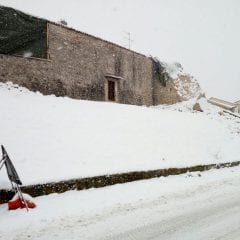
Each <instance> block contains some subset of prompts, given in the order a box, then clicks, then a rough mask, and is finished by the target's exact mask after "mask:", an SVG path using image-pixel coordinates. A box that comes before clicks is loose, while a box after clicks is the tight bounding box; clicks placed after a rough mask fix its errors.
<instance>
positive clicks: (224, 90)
mask: <svg viewBox="0 0 240 240" xmlns="http://www.w3.org/2000/svg"><path fill="white" fill-rule="evenodd" d="M0 4H2V5H5V6H12V7H15V8H18V9H20V10H24V11H26V12H28V13H32V14H34V15H37V16H41V17H45V18H48V19H50V20H54V21H57V20H59V19H60V18H64V19H66V20H67V22H68V24H69V25H70V26H73V27H74V28H77V29H79V30H81V31H85V32H88V33H90V34H94V35H97V36H99V37H102V38H104V39H107V40H110V41H113V42H116V43H118V44H120V45H125V46H127V40H126V39H125V38H124V37H125V33H124V31H128V32H131V34H132V37H133V38H134V42H133V48H134V50H136V51H140V52H142V53H145V54H147V55H152V56H157V57H158V58H159V59H160V60H162V61H170V62H171V61H178V62H180V63H181V64H182V65H183V67H184V68H185V69H186V70H187V71H189V72H190V73H191V74H192V75H194V76H195V77H196V78H197V79H198V80H199V82H200V84H201V85H202V88H203V89H204V90H205V91H206V92H207V94H208V96H216V97H222V98H225V99H229V100H239V99H240V67H239V56H240V46H239V44H240V1H239V0H67V1H61V0H41V1H36V0H0Z"/></svg>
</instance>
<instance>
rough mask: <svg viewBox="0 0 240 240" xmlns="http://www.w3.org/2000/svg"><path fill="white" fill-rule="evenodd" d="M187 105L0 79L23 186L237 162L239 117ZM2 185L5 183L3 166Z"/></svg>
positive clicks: (4, 119) (0, 109) (5, 127)
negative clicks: (36, 87)
mask: <svg viewBox="0 0 240 240" xmlns="http://www.w3.org/2000/svg"><path fill="white" fill-rule="evenodd" d="M184 104H185V105H186V106H187V105H188V104H190V102H186V103H181V105H175V106H172V107H171V108H170V107H169V109H166V108H167V107H166V106H159V107H149V108H148V107H137V106H129V105H121V104H115V103H106V102H90V101H82V100H73V99H69V98H60V97H59V98H57V97H55V96H43V95H41V94H40V93H33V92H30V91H28V90H27V89H24V88H20V87H17V86H14V85H12V84H10V83H8V84H3V83H1V84H0V113H1V117H0V143H1V144H3V145H4V146H5V147H6V150H7V151H8V153H9V155H10V158H11V159H12V161H13V162H14V164H15V166H16V169H17V170H18V173H19V175H20V177H21V179H22V181H23V183H24V184H25V185H28V184H33V183H43V182H49V181H56V180H62V179H69V178H75V177H86V176H94V175H101V174H111V173H120V172H127V171H134V170H147V169H156V168H167V167H183V166H191V165H196V164H205V163H220V162H228V161H236V160H240V148H239V146H240V134H239V132H238V131H239V125H240V123H239V119H237V118H234V117H230V116H229V117H228V116H220V115H219V114H218V113H217V112H218V109H217V108H215V107H213V106H210V105H208V106H207V107H208V109H209V111H206V113H205V112H203V113H200V112H191V111H189V109H188V108H187V107H186V108H184V107H183V106H184ZM205 104H206V105H207V103H205ZM180 106H181V107H180ZM174 107H175V108H176V109H174ZM0 186H1V187H3V186H8V181H7V177H6V176H4V174H3V171H1V173H0Z"/></svg>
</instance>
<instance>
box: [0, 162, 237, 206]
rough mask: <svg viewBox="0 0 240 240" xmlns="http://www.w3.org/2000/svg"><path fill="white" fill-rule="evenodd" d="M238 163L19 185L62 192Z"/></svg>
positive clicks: (33, 191) (0, 193) (4, 193)
mask: <svg viewBox="0 0 240 240" xmlns="http://www.w3.org/2000/svg"><path fill="white" fill-rule="evenodd" d="M238 165H240V161H237V162H228V163H221V164H209V165H197V166H193V167H185V168H168V169H158V170H149V171H140V172H128V173H120V174H112V175H103V176H97V177H88V178H79V179H71V180H66V181H60V182H52V183H45V184H36V185H29V186H23V187H21V189H22V191H23V192H24V193H28V194H30V195H31V196H32V197H37V196H41V195H47V194H50V193H63V192H66V191H69V190H83V189H89V188H99V187H105V186H110V185H114V184H119V183H127V182H132V181H137V180H143V179H150V178H157V177H166V176H170V175H179V174H183V173H186V172H196V171H200V172H203V171H207V170H210V169H219V168H224V167H235V166H238ZM13 194H14V193H13V192H12V191H10V190H8V189H2V190H0V203H4V202H7V201H8V200H9V199H11V198H12V196H13Z"/></svg>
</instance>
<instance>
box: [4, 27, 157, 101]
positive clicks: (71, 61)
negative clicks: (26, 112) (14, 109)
mask: <svg viewBox="0 0 240 240" xmlns="http://www.w3.org/2000/svg"><path fill="white" fill-rule="evenodd" d="M48 54H49V59H48V60H43V59H34V58H22V57H16V56H7V55H0V81H2V82H6V81H11V82H13V83H15V84H18V85H20V86H24V87H27V88H29V89H30V90H33V91H40V92H42V93H43V94H55V95H56V96H65V95H67V96H69V97H72V98H78V99H88V100H96V101H105V100H106V84H107V81H108V80H109V78H112V79H111V80H114V82H115V84H116V99H117V101H118V102H119V103H126V104H135V105H152V104H153V94H152V91H153V89H152V61H151V59H150V58H148V57H146V56H144V55H142V54H138V53H135V52H133V51H129V50H127V49H125V48H123V47H120V46H118V45H116V44H113V43H109V42H107V41H104V40H101V39H99V38H96V37H94V36H91V35H88V34H84V33H81V32H77V31H75V30H72V29H68V28H66V27H63V26H60V25H57V24H53V23H49V24H48ZM107 75H108V77H107ZM111 76H117V77H121V78H114V77H111Z"/></svg>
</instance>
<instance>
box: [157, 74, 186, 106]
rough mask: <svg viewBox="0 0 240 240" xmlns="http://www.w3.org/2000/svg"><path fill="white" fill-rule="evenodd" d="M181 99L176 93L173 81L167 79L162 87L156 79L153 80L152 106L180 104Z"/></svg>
mask: <svg viewBox="0 0 240 240" xmlns="http://www.w3.org/2000/svg"><path fill="white" fill-rule="evenodd" d="M181 100H182V99H181V98H180V96H179V95H178V91H177V89H176V86H175V84H174V81H172V80H170V79H168V80H167V81H166V85H165V86H164V85H163V84H162V83H161V82H160V81H159V79H158V78H154V85H153V101H154V105H159V104H174V103H177V102H180V101H181Z"/></svg>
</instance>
